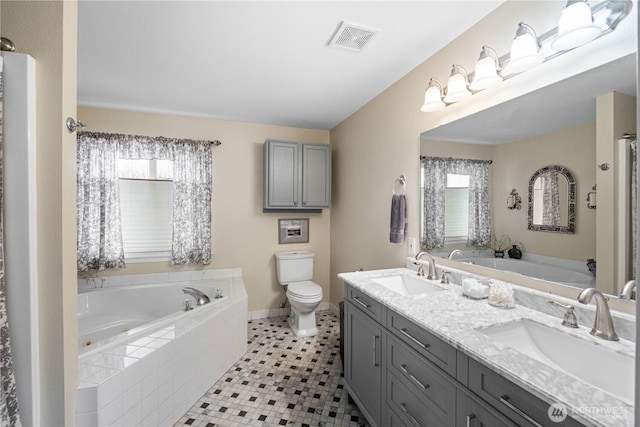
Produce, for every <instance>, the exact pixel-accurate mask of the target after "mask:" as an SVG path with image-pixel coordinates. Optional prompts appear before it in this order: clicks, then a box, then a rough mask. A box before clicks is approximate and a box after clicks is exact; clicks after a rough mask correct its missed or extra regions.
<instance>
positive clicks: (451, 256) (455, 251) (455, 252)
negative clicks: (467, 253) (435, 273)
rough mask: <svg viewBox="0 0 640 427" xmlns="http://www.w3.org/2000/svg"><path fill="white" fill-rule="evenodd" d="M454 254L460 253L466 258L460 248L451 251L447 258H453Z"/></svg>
mask: <svg viewBox="0 0 640 427" xmlns="http://www.w3.org/2000/svg"><path fill="white" fill-rule="evenodd" d="M454 255H460V256H461V257H463V258H464V254H463V253H462V251H461V250H460V249H454V250H452V251H451V252H449V256H448V257H447V259H451V258H453V256H454Z"/></svg>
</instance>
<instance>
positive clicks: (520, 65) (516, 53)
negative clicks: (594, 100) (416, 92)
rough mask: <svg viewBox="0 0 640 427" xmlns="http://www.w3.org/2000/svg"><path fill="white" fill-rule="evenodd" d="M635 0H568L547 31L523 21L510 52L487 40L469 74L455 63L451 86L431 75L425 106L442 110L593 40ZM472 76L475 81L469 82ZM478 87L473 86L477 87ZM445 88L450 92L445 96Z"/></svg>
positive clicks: (425, 109) (612, 26)
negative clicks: (499, 52)
mask: <svg viewBox="0 0 640 427" xmlns="http://www.w3.org/2000/svg"><path fill="white" fill-rule="evenodd" d="M632 5H633V2H632V1H631V0H604V1H601V2H599V3H597V4H595V5H594V6H592V7H590V6H589V2H588V1H587V0H568V1H567V4H566V6H565V7H564V9H563V10H562V12H561V15H560V19H559V21H558V26H557V27H555V28H552V29H551V30H549V31H547V32H546V33H544V34H542V35H541V36H537V35H536V32H535V30H534V29H533V28H532V27H531V26H529V25H527V24H525V23H524V22H521V23H520V24H518V29H517V30H516V36H515V38H514V39H513V42H512V44H511V50H510V52H509V53H507V54H504V55H502V56H500V57H498V55H497V53H496V52H495V51H494V50H493V49H491V48H489V47H487V46H483V47H482V51H481V52H480V57H479V58H478V61H477V63H476V68H475V72H474V73H471V74H469V75H467V73H466V72H465V70H464V68H462V67H461V66H460V65H455V64H454V65H453V69H452V70H451V75H450V76H449V80H448V81H447V86H446V87H444V88H443V87H442V85H441V84H440V82H438V81H437V80H436V79H433V78H432V79H430V80H429V85H428V86H427V89H426V93H425V102H424V104H423V105H422V107H421V108H420V110H421V111H423V112H433V111H439V110H442V109H443V108H444V107H446V106H447V104H452V103H455V102H458V101H460V100H462V99H464V98H468V97H469V96H471V95H472V94H473V93H477V92H479V91H481V90H484V89H487V88H488V87H491V86H493V85H495V84H498V83H500V82H501V81H502V80H506V79H509V78H511V77H513V76H515V75H516V74H519V73H523V72H525V71H527V70H530V69H531V68H533V67H535V66H537V65H540V64H542V63H543V62H546V61H549V60H551V59H553V58H555V57H557V56H560V55H562V54H564V53H566V52H568V51H570V50H571V49H575V48H577V47H579V46H582V45H584V44H586V43H589V42H590V41H592V40H595V39H597V38H598V37H602V36H604V35H606V34H609V33H611V32H613V31H614V30H615V29H616V27H617V26H618V24H619V23H620V22H621V21H622V20H623V19H625V18H626V17H627V16H628V15H629V12H630V11H631V8H632ZM469 81H471V82H472V83H471V84H470V85H469ZM471 91H473V92H471ZM443 92H444V93H445V94H446V96H444V97H443Z"/></svg>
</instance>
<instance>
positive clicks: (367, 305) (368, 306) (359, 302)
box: [353, 297, 371, 308]
mask: <svg viewBox="0 0 640 427" xmlns="http://www.w3.org/2000/svg"><path fill="white" fill-rule="evenodd" d="M353 299H354V301H355V302H357V303H358V304H360V305H361V306H363V307H364V308H371V306H370V305H369V304H365V303H363V302H362V301H360V298H358V297H353Z"/></svg>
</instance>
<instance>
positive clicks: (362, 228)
mask: <svg viewBox="0 0 640 427" xmlns="http://www.w3.org/2000/svg"><path fill="white" fill-rule="evenodd" d="M565 4H566V2H564V1H548V2H540V1H507V2H505V3H504V4H503V5H501V6H500V7H499V8H498V9H496V10H495V11H494V12H493V13H491V14H490V15H488V16H487V17H486V18H485V19H483V20H482V21H480V22H479V23H477V24H476V25H474V26H473V27H471V28H470V29H469V30H468V31H466V32H465V33H464V34H462V35H461V36H460V37H458V38H457V39H456V40H454V41H453V42H451V43H450V44H449V45H447V46H445V48H443V49H442V50H440V51H439V52H437V53H436V54H435V55H433V56H432V57H430V58H429V59H427V60H426V61H425V62H423V63H422V64H420V65H419V66H418V67H416V68H415V69H414V70H413V71H411V72H410V73H409V74H407V75H406V76H405V77H403V78H402V79H401V80H399V81H398V82H396V83H395V84H394V85H392V86H391V87H389V88H388V89H387V90H386V91H384V92H383V93H382V94H380V95H379V96H377V97H376V98H374V99H373V100H372V101H371V102H369V103H368V104H367V105H365V106H364V107H362V108H361V109H360V110H358V111H357V112H355V113H354V114H353V115H351V116H350V117H349V118H347V119H346V120H345V121H343V122H342V123H341V124H340V125H338V126H337V127H336V128H334V129H332V131H331V144H332V147H333V150H334V155H335V157H336V160H337V161H336V165H335V166H336V167H335V169H334V176H333V179H334V184H335V185H334V190H335V191H334V199H333V203H334V204H333V209H332V216H331V301H332V302H333V303H334V304H337V303H338V301H340V300H341V299H342V297H343V284H342V283H341V281H340V280H339V279H338V278H337V277H336V275H337V274H338V273H340V272H344V271H351V270H354V269H356V268H359V267H364V268H384V267H391V266H399V265H403V264H404V263H405V257H406V255H407V245H406V243H405V244H404V245H391V244H389V243H388V227H389V203H390V201H389V199H390V195H391V186H392V184H393V180H394V179H395V178H396V177H397V176H398V175H399V174H405V175H406V176H407V179H408V183H409V185H408V188H407V192H408V207H409V209H410V215H409V228H408V236H409V237H416V238H417V237H418V234H419V224H418V220H417V219H418V218H419V213H418V205H419V196H418V194H417V188H418V182H419V180H418V171H419V165H418V156H419V150H420V148H419V145H420V141H419V135H420V134H421V133H422V132H425V131H428V130H430V129H433V128H435V127H437V126H439V125H442V124H445V123H448V122H450V121H453V120H456V119H457V118H460V117H464V116H466V115H469V114H472V113H474V112H477V111H480V110H483V109H486V108H488V107H490V106H492V105H496V104H498V103H501V102H505V101H507V100H510V99H513V98H515V97H517V96H520V95H522V94H525V93H528V92H531V91H534V90H536V89H538V88H540V87H544V86H547V85H549V84H551V83H553V82H556V81H559V80H562V79H564V78H568V77H570V76H573V75H575V74H579V73H581V72H583V71H585V70H587V69H591V68H593V67H595V66H597V65H600V64H603V63H606V62H609V61H611V60H613V59H616V58H620V57H622V56H625V55H627V54H629V53H631V52H634V51H635V50H636V49H637V43H636V31H635V28H636V27H635V25H636V23H635V22H633V20H631V19H627V20H625V21H623V22H622V23H621V24H620V26H619V27H618V29H617V30H616V32H614V33H612V34H610V35H608V36H607V37H602V38H601V39H599V40H597V41H595V42H594V43H591V44H590V45H588V46H586V47H584V48H581V49H575V50H573V51H571V52H568V53H567V54H565V55H563V56H561V57H558V58H556V59H554V60H553V61H550V62H548V63H545V64H543V65H541V66H539V67H538V68H536V69H534V70H530V71H528V72H527V73H523V74H520V75H518V76H515V77H513V78H511V79H509V80H507V81H505V82H503V83H502V84H501V85H499V86H497V87H494V88H491V89H488V90H486V91H484V92H481V93H479V94H476V95H474V96H473V97H472V98H471V99H468V100H465V101H463V102H460V103H458V104H454V105H452V106H450V107H447V108H446V109H444V110H442V111H440V112H437V113H421V112H420V110H419V108H420V106H421V105H422V103H423V100H424V90H425V88H426V85H427V83H428V80H429V78H430V77H434V78H437V79H439V80H440V81H443V82H444V81H446V78H447V76H448V73H449V71H450V69H451V64H453V63H456V64H460V65H462V66H464V67H465V68H466V69H467V70H472V69H473V67H474V64H475V61H476V60H477V58H478V52H479V51H480V49H481V47H482V45H484V44H486V45H489V46H491V47H493V48H494V49H496V51H497V52H498V53H500V54H502V53H504V52H508V50H509V48H510V43H511V40H512V39H513V35H514V32H515V29H516V28H517V25H518V23H519V22H520V21H522V20H526V22H527V23H528V24H530V25H532V26H533V27H534V28H536V29H537V31H538V32H539V33H543V32H545V31H547V30H548V29H551V28H553V27H555V26H556V25H557V17H558V16H559V13H560V10H561V9H562V7H563V6H564V5H565ZM411 183H415V184H414V185H413V186H412V185H411ZM586 185H588V186H592V185H593V183H589V184H586ZM583 188H584V187H583ZM496 197H500V198H502V197H506V193H505V194H504V195H498V196H496Z"/></svg>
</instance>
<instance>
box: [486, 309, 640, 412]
mask: <svg viewBox="0 0 640 427" xmlns="http://www.w3.org/2000/svg"><path fill="white" fill-rule="evenodd" d="M476 330H477V331H478V332H480V333H482V334H484V335H487V336H489V337H491V338H492V339H494V340H496V341H499V342H502V343H504V344H506V345H508V346H510V347H513V348H514V349H515V350H517V351H520V352H522V353H524V354H526V355H527V356H530V357H532V358H534V359H537V360H538V361H540V362H542V363H545V364H547V365H550V366H553V367H555V368H557V369H560V370H562V371H564V372H566V373H568V374H570V375H572V376H574V377H577V378H579V379H581V380H583V381H585V382H587V383H589V384H591V385H593V386H596V387H598V388H600V389H602V390H604V391H606V392H608V393H611V394H613V395H615V396H616V397H618V398H619V399H621V400H623V401H625V402H627V403H629V404H631V405H633V397H634V378H635V360H634V358H632V357H629V356H627V355H625V354H621V353H618V352H616V351H615V350H613V349H611V348H609V347H605V346H604V345H600V344H598V343H596V342H594V341H592V340H589V339H582V338H578V337H575V336H573V335H570V334H568V333H564V332H562V331H559V330H557V329H554V328H550V327H548V326H545V325H543V324H542V323H538V322H535V321H532V320H528V319H521V320H518V321H515V322H510V323H505V324H501V325H494V326H489V327H487V328H479V329H476ZM594 339H595V338H594ZM612 345H615V343H614V344H612Z"/></svg>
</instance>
